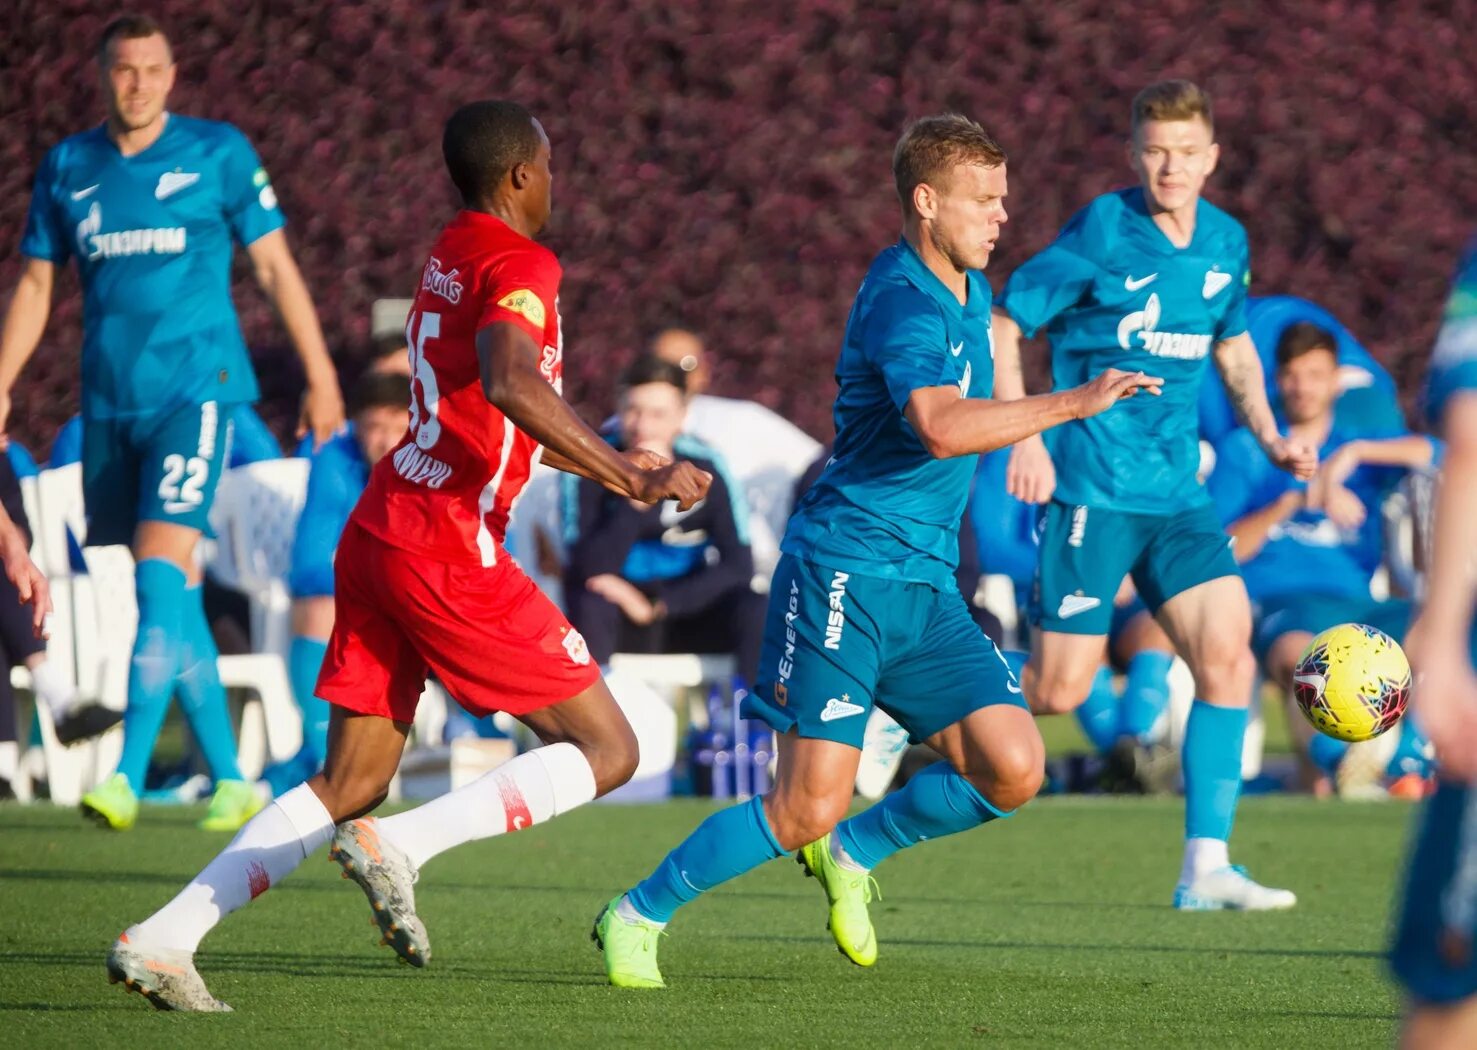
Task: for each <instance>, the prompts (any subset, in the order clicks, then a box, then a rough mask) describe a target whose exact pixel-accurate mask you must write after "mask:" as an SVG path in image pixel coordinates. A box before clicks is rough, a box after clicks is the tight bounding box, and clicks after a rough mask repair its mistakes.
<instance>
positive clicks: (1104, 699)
mask: <svg viewBox="0 0 1477 1050" xmlns="http://www.w3.org/2000/svg"><path fill="white" fill-rule="evenodd" d="M1076 715H1077V724H1078V725H1080V726H1081V727H1082V732H1083V733H1084V734H1085V735H1086V736H1087V739H1088V740H1089V741H1091V743H1092V746H1093V747H1094V748H1096V749H1097V753H1098V754H1100V755H1101V754H1106V753H1107V752H1108V751H1109V750H1110V749H1111V748H1112V747H1113V745H1114V744H1115V743H1117V741H1118V694H1117V693H1115V692H1113V671H1112V668H1110V667H1107V666H1103V667H1099V668H1098V669H1097V674H1096V675H1094V676H1093V679H1092V689H1091V690H1089V691H1088V694H1087V699H1086V700H1084V701H1082V703H1081V704H1080V705H1078V707H1077V711H1076Z"/></svg>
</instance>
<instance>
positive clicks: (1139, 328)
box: [995, 80, 1317, 909]
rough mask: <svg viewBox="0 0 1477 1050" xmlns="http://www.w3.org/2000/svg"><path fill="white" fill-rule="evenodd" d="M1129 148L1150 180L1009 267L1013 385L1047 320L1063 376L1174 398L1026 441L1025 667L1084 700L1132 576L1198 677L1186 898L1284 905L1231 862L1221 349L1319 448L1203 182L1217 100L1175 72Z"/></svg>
mask: <svg viewBox="0 0 1477 1050" xmlns="http://www.w3.org/2000/svg"><path fill="white" fill-rule="evenodd" d="M1132 114H1133V116H1132V136H1131V142H1130V145H1129V156H1130V159H1131V161H1132V163H1133V166H1134V170H1135V171H1136V172H1137V174H1138V176H1139V182H1140V185H1139V186H1136V187H1134V188H1132V189H1127V190H1121V191H1118V192H1116V193H1108V194H1104V195H1103V196H1101V197H1099V198H1097V199H1096V200H1094V201H1093V202H1092V203H1091V204H1089V205H1088V206H1087V207H1086V208H1084V209H1082V211H1080V212H1078V213H1077V215H1076V216H1074V217H1073V218H1072V220H1071V221H1070V222H1069V223H1068V224H1067V225H1066V227H1065V228H1064V229H1063V230H1062V232H1061V233H1060V235H1058V237H1057V239H1056V241H1055V242H1054V243H1053V244H1052V245H1050V246H1049V247H1048V248H1046V249H1045V250H1044V251H1042V252H1041V253H1040V254H1038V255H1036V256H1035V257H1034V258H1032V259H1030V260H1029V261H1027V262H1026V263H1025V265H1023V266H1022V267H1021V268H1020V269H1018V270H1017V271H1016V272H1015V273H1014V274H1012V275H1011V278H1010V280H1009V282H1008V283H1007V284H1006V287H1005V292H1004V294H1003V296H1002V299H1001V302H1000V305H999V307H998V308H997V309H996V311H995V338H996V354H997V362H998V363H997V368H998V370H999V376H1000V381H999V396H1001V397H1004V398H1013V397H1020V396H1022V395H1023V394H1024V386H1023V384H1022V382H1021V377H1020V376H1021V372H1020V339H1021V337H1022V335H1026V336H1030V335H1034V334H1035V333H1036V332H1038V331H1041V330H1043V329H1044V330H1046V332H1047V334H1048V335H1049V337H1050V340H1051V346H1052V373H1053V376H1054V379H1055V384H1056V386H1057V387H1058V388H1064V387H1068V386H1071V385H1074V384H1076V383H1079V382H1081V381H1082V379H1083V378H1085V377H1086V376H1087V375H1090V374H1091V373H1092V372H1095V371H1097V370H1099V369H1101V368H1105V367H1113V368H1130V369H1138V368H1150V367H1152V368H1153V370H1154V371H1155V372H1156V373H1158V374H1160V375H1162V376H1163V377H1164V396H1163V397H1161V398H1152V399H1151V398H1140V399H1138V400H1136V401H1134V402H1132V403H1131V404H1129V405H1127V406H1125V408H1124V410H1123V411H1119V412H1112V413H1109V414H1107V415H1104V416H1101V417H1098V418H1095V419H1088V420H1083V421H1080V422H1074V423H1071V424H1069V425H1067V426H1065V427H1063V428H1062V429H1061V431H1059V432H1058V433H1056V434H1055V435H1054V436H1053V441H1054V445H1053V450H1052V455H1051V456H1049V455H1048V454H1047V452H1046V449H1045V447H1044V446H1043V445H1042V443H1041V441H1040V440H1039V439H1036V438H1033V439H1031V440H1030V441H1027V442H1025V443H1023V447H1021V448H1018V449H1017V450H1016V453H1015V460H1016V461H1015V462H1013V463H1012V475H1014V476H1015V477H1016V479H1017V482H1016V484H1015V485H1013V488H1012V490H1013V491H1017V492H1018V494H1019V493H1022V492H1023V491H1024V490H1025V488H1026V486H1023V485H1021V484H1020V482H1019V478H1020V477H1021V476H1023V475H1024V476H1027V477H1034V478H1037V479H1038V481H1037V482H1036V484H1034V485H1033V486H1031V487H1032V488H1033V489H1035V490H1036V493H1037V495H1039V494H1040V490H1042V489H1049V488H1051V485H1050V484H1045V483H1042V482H1040V481H1039V479H1040V478H1041V477H1043V476H1045V477H1047V478H1050V477H1051V471H1052V467H1051V459H1052V458H1053V456H1054V459H1055V481H1054V489H1055V490H1054V493H1053V494H1052V497H1051V502H1050V503H1048V504H1047V506H1046V509H1045V513H1044V519H1043V527H1042V535H1041V561H1040V567H1039V570H1038V578H1037V595H1036V597H1037V609H1036V616H1035V619H1036V622H1037V626H1038V627H1039V629H1040V630H1039V636H1038V638H1037V640H1036V644H1035V645H1034V646H1033V647H1032V653H1031V662H1030V664H1029V665H1028V666H1027V668H1026V672H1025V675H1024V685H1025V687H1026V692H1027V695H1028V696H1029V697H1030V699H1031V705H1032V708H1033V709H1034V710H1035V711H1037V712H1038V713H1043V714H1044V713H1061V712H1066V711H1071V710H1073V709H1074V708H1076V707H1077V705H1079V704H1080V703H1082V701H1083V699H1084V698H1085V697H1086V696H1087V695H1088V692H1089V690H1090V689H1091V687H1092V682H1093V677H1094V675H1096V673H1097V670H1098V667H1099V666H1100V665H1101V662H1102V656H1103V643H1104V639H1105V637H1106V636H1107V634H1108V630H1109V626H1110V621H1111V617H1112V610H1113V596H1114V595H1115V594H1116V593H1117V591H1118V586H1119V583H1120V581H1121V580H1122V579H1123V577H1124V575H1126V574H1131V575H1132V576H1133V581H1134V585H1135V586H1136V587H1137V588H1138V592H1139V594H1140V596H1141V597H1142V598H1143V599H1144V601H1145V603H1146V604H1147V605H1148V607H1149V609H1150V611H1151V612H1153V613H1154V614H1155V616H1156V617H1157V618H1158V619H1159V622H1160V623H1161V624H1162V625H1163V626H1164V629H1165V631H1166V632H1167V633H1168V635H1169V637H1170V638H1171V639H1172V640H1173V642H1174V644H1175V647H1176V648H1177V649H1178V650H1179V652H1180V654H1181V655H1182V656H1184V658H1185V660H1186V662H1187V663H1188V664H1189V665H1190V669H1191V670H1192V671H1193V672H1194V675H1195V684H1196V695H1197V697H1198V699H1197V701H1196V702H1195V704H1194V706H1193V708H1192V711H1191V714H1190V722H1189V726H1188V728H1187V729H1186V733H1185V744H1184V749H1183V766H1184V778H1185V811H1186V821H1185V834H1186V844H1185V860H1184V866H1183V868H1182V871H1181V874H1180V879H1179V883H1178V885H1177V887H1176V888H1175V893H1174V904H1175V906H1176V907H1177V908H1186V909H1219V908H1252V909H1260V908H1285V907H1290V906H1291V905H1292V904H1294V903H1295V900H1296V898H1295V897H1294V896H1293V894H1291V893H1289V892H1287V891H1285V890H1269V889H1266V888H1265V887H1262V886H1259V885H1258V884H1257V883H1255V882H1254V881H1252V880H1251V879H1250V878H1249V877H1248V876H1247V875H1246V873H1245V872H1244V871H1243V870H1242V869H1241V868H1239V867H1234V866H1232V864H1231V862H1230V859H1229V856H1228V849H1227V839H1228V838H1229V837H1230V833H1231V823H1232V818H1233V817H1234V815H1235V806H1236V798H1237V795H1238V794H1239V792H1240V786H1241V740H1242V737H1243V735H1244V733H1245V729H1246V720H1247V705H1248V703H1249V701H1250V695H1251V689H1252V680H1253V677H1254V675H1255V664H1254V662H1253V658H1252V655H1251V650H1250V647H1249V645H1248V641H1249V638H1250V635H1251V609H1250V605H1249V604H1248V602H1247V598H1246V588H1245V587H1244V586H1243V585H1242V583H1241V578H1240V576H1239V575H1238V574H1237V570H1236V563H1235V561H1234V560H1233V559H1232V557H1231V552H1230V550H1229V549H1228V547H1227V541H1226V536H1225V533H1224V532H1223V531H1222V530H1221V524H1220V522H1219V521H1218V520H1217V519H1216V515H1215V512H1214V510H1213V509H1212V508H1211V506H1210V501H1209V499H1208V498H1207V496H1206V495H1205V492H1204V490H1203V489H1202V488H1201V486H1200V484H1199V482H1198V481H1197V480H1196V468H1197V466H1198V463H1199V446H1198V441H1197V433H1196V403H1197V400H1198V395H1199V392H1200V380H1201V377H1202V376H1203V375H1204V374H1205V368H1206V364H1207V362H1209V361H1211V360H1214V361H1215V365H1216V367H1217V368H1218V369H1219V370H1220V373H1221V375H1222V376H1223V378H1224V379H1225V383H1226V389H1227V391H1228V392H1229V394H1230V397H1231V400H1232V402H1233V403H1234V404H1235V406H1236V408H1237V411H1238V412H1239V413H1240V415H1241V417H1242V419H1243V420H1244V421H1245V423H1246V425H1247V426H1248V427H1249V428H1250V430H1251V432H1252V433H1253V434H1254V435H1255V436H1256V439H1257V442H1258V444H1259V445H1260V446H1261V448H1262V449H1263V450H1264V451H1265V452H1266V454H1267V457H1268V458H1269V459H1270V460H1271V461H1272V462H1273V463H1275V464H1276V465H1277V466H1278V467H1281V468H1282V469H1285V470H1288V471H1290V472H1292V473H1294V474H1296V475H1297V476H1299V477H1303V478H1306V477H1309V476H1311V475H1312V473H1313V470H1314V468H1315V467H1316V465H1317V459H1316V453H1315V452H1314V451H1313V450H1312V449H1310V448H1308V447H1306V446H1304V445H1301V444H1299V443H1297V442H1293V441H1289V440H1287V439H1285V438H1283V437H1282V435H1281V434H1279V433H1278V432H1277V425H1276V422H1275V421H1274V420H1273V418H1272V411H1271V409H1270V408H1269V407H1268V404H1267V394H1266V389H1265V386H1264V379H1263V375H1262V367H1261V361H1260V359H1259V358H1258V357H1257V353H1256V348H1255V347H1254V346H1253V345H1252V342H1251V339H1250V338H1249V337H1248V336H1247V334H1246V317H1245V308H1244V300H1245V298H1246V287H1247V284H1248V282H1249V280H1250V270H1249V262H1248V249H1247V243H1246V233H1245V231H1244V230H1243V229H1242V228H1241V224H1240V223H1238V222H1237V221H1236V220H1235V219H1232V218H1231V217H1230V216H1229V215H1227V214H1226V213H1225V212H1223V211H1221V210H1220V209H1219V208H1217V207H1215V206H1214V205H1213V204H1210V203H1209V202H1208V201H1205V200H1203V199H1201V196H1200V192H1201V189H1202V187H1203V186H1204V185H1205V181H1206V179H1207V178H1208V177H1209V176H1210V174H1211V173H1212V172H1213V171H1214V170H1215V166H1216V160H1217V158H1218V156H1219V150H1218V147H1217V146H1216V144H1215V141H1214V139H1215V136H1214V125H1213V121H1212V117H1211V105H1210V98H1209V97H1208V96H1207V95H1206V94H1205V92H1203V91H1202V90H1200V88H1198V87H1196V86H1195V85H1194V84H1191V83H1189V82H1188V81H1183V80H1174V81H1166V82H1163V83H1159V84H1154V85H1151V86H1150V87H1147V88H1145V89H1144V90H1143V91H1141V92H1140V93H1139V94H1138V96H1137V97H1135V99H1134V101H1133V110H1132Z"/></svg>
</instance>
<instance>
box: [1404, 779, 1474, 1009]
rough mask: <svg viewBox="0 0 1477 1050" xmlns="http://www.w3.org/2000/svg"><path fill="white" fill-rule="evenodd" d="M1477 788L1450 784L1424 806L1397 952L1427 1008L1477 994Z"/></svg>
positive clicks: (1407, 981) (1413, 991)
mask: <svg viewBox="0 0 1477 1050" xmlns="http://www.w3.org/2000/svg"><path fill="white" fill-rule="evenodd" d="M1474 828H1477V789H1474V788H1472V787H1470V786H1467V785H1459V784H1452V783H1447V782H1443V783H1442V784H1441V785H1440V787H1439V788H1438V789H1437V791H1436V794H1434V795H1432V796H1431V797H1430V798H1429V799H1427V800H1426V803H1425V812H1424V813H1423V814H1422V815H1421V823H1420V830H1419V831H1418V832H1417V834H1416V839H1415V849H1414V850H1413V851H1412V853H1411V855H1410V865H1409V868H1408V869H1407V872H1406V877H1405V897H1404V902H1403V903H1402V905H1401V908H1400V918H1399V921H1398V924H1397V926H1396V929H1395V942H1394V944H1393V945H1392V947H1391V951H1390V966H1391V969H1393V970H1394V971H1395V977H1396V978H1397V979H1398V980H1399V982H1400V983H1401V984H1402V985H1403V986H1404V987H1405V989H1406V991H1407V992H1409V993H1410V995H1411V996H1412V997H1413V998H1414V999H1416V1000H1417V1001H1418V1002H1421V1003H1431V1004H1444V1003H1455V1002H1457V1001H1459V1000H1462V999H1465V998H1467V997H1468V996H1471V995H1477V835H1474V834H1473V829H1474Z"/></svg>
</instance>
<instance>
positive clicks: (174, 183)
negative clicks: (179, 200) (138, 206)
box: [154, 171, 200, 201]
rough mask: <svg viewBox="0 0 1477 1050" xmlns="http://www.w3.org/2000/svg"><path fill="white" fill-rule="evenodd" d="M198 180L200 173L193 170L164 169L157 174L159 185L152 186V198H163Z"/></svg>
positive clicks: (186, 187)
mask: <svg viewBox="0 0 1477 1050" xmlns="http://www.w3.org/2000/svg"><path fill="white" fill-rule="evenodd" d="M199 181H200V173H199V172H194V171H166V172H165V173H164V174H163V175H160V176H159V185H157V186H155V187H154V199H155V200H161V201H162V200H163V199H164V198H165V197H170V196H173V195H174V194H176V193H178V192H179V191H180V190H183V189H188V188H189V187H191V186H193V185H195V183H197V182H199Z"/></svg>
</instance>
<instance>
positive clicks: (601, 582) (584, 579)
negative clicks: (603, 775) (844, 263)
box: [564, 357, 764, 680]
mask: <svg viewBox="0 0 1477 1050" xmlns="http://www.w3.org/2000/svg"><path fill="white" fill-rule="evenodd" d="M685 380H686V376H685V374H684V373H683V371H682V369H681V368H679V367H678V366H677V365H674V364H669V363H668V362H666V361H662V360H659V359H657V358H651V357H648V358H643V359H641V360H638V361H637V362H636V363H635V364H633V365H632V366H631V367H630V368H629V369H627V370H626V373H625V375H624V376H623V377H622V379H621V389H620V410H619V413H618V415H617V420H618V424H619V431H618V433H617V434H615V435H612V436H611V437H610V438H608V440H610V441H611V442H612V444H614V445H615V446H616V447H618V448H621V449H634V448H644V449H647V450H649V451H652V452H656V453H659V454H660V455H663V456H666V457H668V458H674V457H680V458H682V459H688V460H691V461H692V462H693V463H695V464H696V465H697V466H699V467H701V468H702V469H703V470H706V471H707V472H708V473H710V474H712V475H713V484H712V488H711V489H709V491H708V498H707V499H706V500H704V501H703V502H702V503H699V504H698V505H697V506H696V507H694V508H692V509H691V510H689V511H687V512H686V513H682V512H679V511H678V510H677V507H676V504H674V503H671V502H667V503H663V504H661V505H659V506H648V505H646V504H644V503H636V502H633V501H631V500H627V499H623V498H621V497H620V496H617V495H614V494H613V493H610V492H608V491H606V490H605V489H604V488H603V487H602V486H600V485H597V484H595V483H594V482H591V481H584V480H581V479H578V478H575V477H573V476H572V475H571V476H569V481H568V483H567V485H566V488H565V491H564V515H565V523H566V528H565V552H566V559H567V564H566V566H565V574H564V602H565V611H566V612H567V613H568V614H569V619H570V621H571V622H572V623H573V624H574V626H575V627H576V628H578V629H579V631H580V633H582V634H583V635H584V636H585V641H586V643H587V644H588V645H589V648H590V652H591V653H593V654H594V655H595V659H596V660H597V661H599V662H600V663H601V664H604V663H606V662H607V661H609V659H610V654H611V653H613V652H643V653H668V652H679V653H680V652H696V653H713V652H722V653H732V654H733V656H734V659H735V661H736V663H737V666H738V669H739V673H740V674H742V675H743V676H744V677H745V678H747V679H749V680H752V678H753V674H754V671H755V668H756V667H757V666H758V663H759V642H760V637H761V633H762V630H763V620H764V600H763V598H761V597H760V596H759V595H757V594H755V593H754V591H753V590H752V589H751V588H750V580H751V578H752V577H753V574H754V561H753V557H752V555H751V553H750V550H749V540H748V523H747V520H746V519H747V511H746V509H745V507H744V505H743V502H742V495H741V494H740V493H739V492H737V491H735V490H734V489H733V488H732V487H731V486H730V483H729V481H728V472H727V468H726V466H725V465H724V464H723V461H722V459H721V457H720V456H718V454H717V453H715V452H713V451H712V450H711V449H709V448H707V447H706V446H704V445H702V444H701V443H699V442H696V441H694V440H692V439H691V437H690V436H688V435H687V434H685V433H684V429H683V426H684V421H685V417H686V409H687V398H686V389H685Z"/></svg>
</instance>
